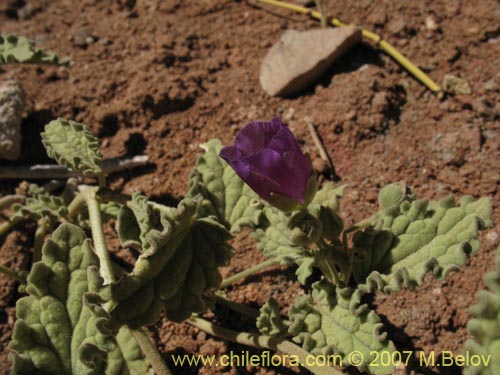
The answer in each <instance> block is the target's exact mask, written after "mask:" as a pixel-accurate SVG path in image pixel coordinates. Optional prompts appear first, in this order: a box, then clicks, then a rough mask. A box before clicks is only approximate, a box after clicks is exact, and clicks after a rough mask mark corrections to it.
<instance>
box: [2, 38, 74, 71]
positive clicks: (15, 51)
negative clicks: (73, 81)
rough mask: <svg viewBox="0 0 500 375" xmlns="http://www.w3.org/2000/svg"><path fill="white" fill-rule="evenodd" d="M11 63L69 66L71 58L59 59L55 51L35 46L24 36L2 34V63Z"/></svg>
mask: <svg viewBox="0 0 500 375" xmlns="http://www.w3.org/2000/svg"><path fill="white" fill-rule="evenodd" d="M9 63H25V64H55V65H65V66H69V65H70V64H71V61H70V60H67V59H64V60H59V57H58V56H57V55H56V54H55V53H51V52H49V53H47V52H44V51H42V50H39V49H37V48H35V47H34V45H33V43H32V42H31V41H30V40H29V39H27V38H25V37H24V36H16V35H0V65H1V64H9Z"/></svg>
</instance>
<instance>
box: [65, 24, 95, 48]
mask: <svg viewBox="0 0 500 375" xmlns="http://www.w3.org/2000/svg"><path fill="white" fill-rule="evenodd" d="M95 40H96V38H95V37H94V35H93V30H92V28H91V27H90V26H85V27H82V28H81V29H79V30H78V31H76V32H74V33H73V34H72V35H71V42H72V43H73V45H75V46H78V47H86V46H87V45H89V44H92V43H94V42H95Z"/></svg>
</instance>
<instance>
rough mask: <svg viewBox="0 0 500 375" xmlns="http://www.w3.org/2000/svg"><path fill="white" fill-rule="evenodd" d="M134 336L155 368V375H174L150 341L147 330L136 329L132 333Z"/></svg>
mask: <svg viewBox="0 0 500 375" xmlns="http://www.w3.org/2000/svg"><path fill="white" fill-rule="evenodd" d="M132 334H133V335H134V337H135V339H136V340H137V343H138V344H139V346H140V347H141V350H142V352H143V353H144V355H145V356H146V358H147V359H148V361H149V363H151V366H153V370H154V372H155V374H156V375H172V373H171V372H170V370H169V369H168V367H167V365H166V364H165V362H164V361H163V359H162V358H161V355H160V353H158V350H157V349H156V347H155V346H154V345H153V343H152V342H151V340H150V339H149V337H148V334H147V332H146V329H145V328H139V329H136V330H134V331H132Z"/></svg>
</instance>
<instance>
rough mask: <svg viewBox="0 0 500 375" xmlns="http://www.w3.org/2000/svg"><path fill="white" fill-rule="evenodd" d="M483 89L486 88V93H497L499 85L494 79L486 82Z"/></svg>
mask: <svg viewBox="0 0 500 375" xmlns="http://www.w3.org/2000/svg"><path fill="white" fill-rule="evenodd" d="M483 87H484V89H485V91H496V90H497V88H498V86H497V83H496V82H495V81H494V80H493V79H490V80H489V81H486V82H485V83H484V85H483Z"/></svg>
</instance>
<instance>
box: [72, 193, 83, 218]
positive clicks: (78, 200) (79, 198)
mask: <svg viewBox="0 0 500 375" xmlns="http://www.w3.org/2000/svg"><path fill="white" fill-rule="evenodd" d="M85 199H86V197H85V193H78V194H77V195H76V196H75V197H74V198H73V200H72V201H71V203H70V204H69V205H68V219H69V220H72V219H74V217H75V216H76V214H77V213H78V212H79V211H80V209H81V208H82V206H83V204H84V203H85Z"/></svg>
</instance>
